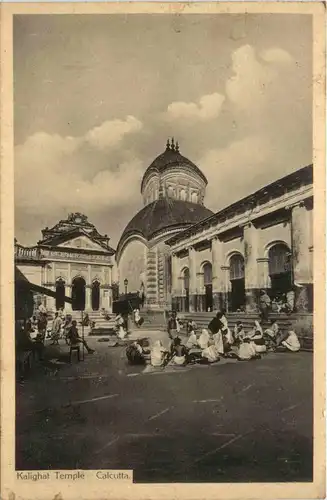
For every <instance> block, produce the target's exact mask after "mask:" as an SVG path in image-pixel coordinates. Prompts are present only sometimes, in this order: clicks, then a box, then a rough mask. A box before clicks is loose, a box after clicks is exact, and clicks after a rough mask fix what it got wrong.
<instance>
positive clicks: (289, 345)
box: [279, 330, 301, 352]
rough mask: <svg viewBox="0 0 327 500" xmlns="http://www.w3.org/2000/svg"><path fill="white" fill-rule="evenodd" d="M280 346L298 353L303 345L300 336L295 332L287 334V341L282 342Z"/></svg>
mask: <svg viewBox="0 0 327 500" xmlns="http://www.w3.org/2000/svg"><path fill="white" fill-rule="evenodd" d="M279 345H282V346H283V347H286V349H287V350H288V351H292V352H298V351H299V350H300V349H301V344H300V341H299V339H298V336H297V335H296V333H295V332H294V331H293V330H290V331H289V332H287V336H286V338H285V340H281V341H280V343H279Z"/></svg>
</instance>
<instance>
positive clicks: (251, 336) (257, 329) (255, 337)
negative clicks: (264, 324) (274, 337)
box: [245, 320, 267, 353]
mask: <svg viewBox="0 0 327 500" xmlns="http://www.w3.org/2000/svg"><path fill="white" fill-rule="evenodd" d="M245 338H246V339H248V340H250V342H253V343H254V346H255V350H256V352H257V353H263V352H266V351H267V347H266V344H265V341H264V338H263V331H262V328H261V326H260V324H259V321H257V320H255V322H254V327H253V329H252V330H251V331H250V332H249V333H248V334H247V335H246V337H245Z"/></svg>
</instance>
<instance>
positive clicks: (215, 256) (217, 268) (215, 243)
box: [211, 236, 226, 311]
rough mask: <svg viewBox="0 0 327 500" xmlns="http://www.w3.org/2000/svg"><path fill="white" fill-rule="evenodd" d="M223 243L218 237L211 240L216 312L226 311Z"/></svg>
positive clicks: (213, 297)
mask: <svg viewBox="0 0 327 500" xmlns="http://www.w3.org/2000/svg"><path fill="white" fill-rule="evenodd" d="M223 246H224V244H223V242H222V241H220V240H219V238H218V236H216V237H215V238H213V239H212V240H211V261H212V306H213V310H214V311H220V310H221V309H225V297H224V292H225V288H226V287H225V282H224V280H225V274H224V271H223V270H222V267H223V265H224V253H223Z"/></svg>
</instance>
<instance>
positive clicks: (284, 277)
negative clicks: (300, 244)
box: [268, 243, 292, 300]
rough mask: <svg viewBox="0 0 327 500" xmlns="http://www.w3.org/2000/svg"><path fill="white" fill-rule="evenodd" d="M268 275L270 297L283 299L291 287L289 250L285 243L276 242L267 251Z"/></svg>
mask: <svg viewBox="0 0 327 500" xmlns="http://www.w3.org/2000/svg"><path fill="white" fill-rule="evenodd" d="M268 258H269V277H270V283H271V295H272V298H276V299H283V300H285V296H284V295H285V294H287V292H289V291H290V290H291V288H292V258H291V251H290V249H289V247H288V246H287V245H286V244H285V243H276V244H275V245H273V246H272V247H271V248H270V250H269V252H268Z"/></svg>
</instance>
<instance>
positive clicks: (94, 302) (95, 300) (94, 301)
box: [91, 281, 100, 311]
mask: <svg viewBox="0 0 327 500" xmlns="http://www.w3.org/2000/svg"><path fill="white" fill-rule="evenodd" d="M91 306H92V310H93V311H98V310H99V309H100V283H99V282H98V281H93V283H92V293H91Z"/></svg>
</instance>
